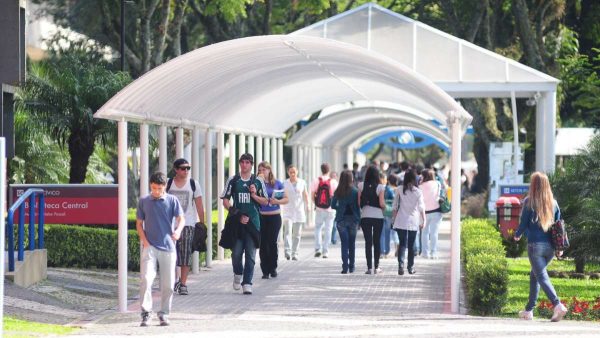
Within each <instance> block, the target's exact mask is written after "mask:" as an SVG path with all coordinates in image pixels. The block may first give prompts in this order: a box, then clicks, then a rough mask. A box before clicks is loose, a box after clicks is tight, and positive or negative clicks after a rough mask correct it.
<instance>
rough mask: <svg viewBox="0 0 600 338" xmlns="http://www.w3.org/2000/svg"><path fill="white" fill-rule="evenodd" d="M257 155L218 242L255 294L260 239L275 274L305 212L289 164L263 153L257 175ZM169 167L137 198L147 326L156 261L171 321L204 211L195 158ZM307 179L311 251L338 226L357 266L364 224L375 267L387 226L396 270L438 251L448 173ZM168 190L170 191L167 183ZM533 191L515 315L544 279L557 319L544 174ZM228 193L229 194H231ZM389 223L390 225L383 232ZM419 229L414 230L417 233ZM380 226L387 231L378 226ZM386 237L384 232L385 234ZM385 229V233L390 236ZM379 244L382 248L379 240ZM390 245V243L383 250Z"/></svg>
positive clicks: (294, 243) (246, 290) (304, 198)
mask: <svg viewBox="0 0 600 338" xmlns="http://www.w3.org/2000/svg"><path fill="white" fill-rule="evenodd" d="M253 165H254V158H253V156H252V155H251V154H248V153H245V154H243V155H241V156H240V158H239V169H240V171H239V173H238V174H236V175H234V176H232V177H230V178H229V179H228V180H227V183H226V184H225V189H224V191H223V193H222V194H221V197H220V198H221V200H222V203H223V206H224V207H225V208H226V209H227V210H228V216H227V220H226V223H225V228H224V229H223V232H222V234H221V241H220V242H219V245H221V246H222V247H225V248H230V249H231V251H232V267H233V273H234V276H233V289H234V290H240V289H241V290H242V292H243V294H246V295H250V294H252V280H253V275H254V265H255V255H256V249H258V248H260V260H261V263H260V268H261V271H262V278H263V279H270V278H276V277H277V276H278V272H277V266H278V265H277V262H278V244H277V242H278V238H279V232H280V230H281V228H282V226H283V239H284V254H285V258H286V259H287V260H290V259H291V260H298V254H299V251H298V250H299V246H300V239H301V232H302V228H303V227H304V224H305V223H306V220H307V214H308V207H309V193H308V187H307V184H306V182H305V181H304V180H302V179H301V178H299V177H298V170H297V168H296V167H295V166H293V165H292V166H289V167H288V169H287V173H288V176H289V178H288V179H287V180H285V181H284V182H281V181H279V180H277V179H276V178H275V177H274V174H273V172H272V169H271V165H270V164H269V163H268V162H261V163H260V164H259V165H258V167H257V169H258V175H254V174H253V173H252V168H253ZM173 166H174V168H173V169H174V171H175V177H174V178H172V179H167V177H166V175H165V174H163V173H160V172H157V173H155V174H153V175H152V176H151V177H150V194H149V195H148V196H145V197H142V198H140V200H139V203H138V208H137V214H136V218H137V220H136V228H137V232H138V234H139V237H140V241H141V243H142V245H143V247H142V253H141V260H140V275H141V282H140V299H141V317H142V322H141V324H140V325H141V326H148V323H149V320H150V313H151V310H152V294H151V286H152V282H153V280H154V278H155V276H156V274H157V264H159V265H160V280H161V285H160V289H161V308H160V311H159V312H158V319H159V322H160V325H161V326H168V325H169V320H168V315H169V313H170V309H171V302H172V297H173V293H174V292H176V293H178V294H180V295H187V294H188V288H187V276H188V273H189V270H190V269H189V268H190V265H191V255H192V252H193V251H192V244H191V243H192V240H193V238H194V225H195V223H196V222H198V220H203V219H204V210H203V207H202V206H203V204H202V194H201V192H200V191H201V189H200V186H199V184H198V182H195V181H194V180H192V179H190V178H189V171H190V169H191V166H190V165H189V163H188V162H187V160H185V159H178V160H176V161H175V162H174V163H173ZM321 173H322V175H321V176H319V177H318V178H317V179H316V180H315V181H314V182H312V184H311V189H310V194H311V198H312V200H313V202H314V205H315V209H316V210H315V254H314V256H315V257H323V258H327V257H328V255H329V245H330V243H331V234H332V228H333V226H334V224H335V227H336V229H337V231H338V233H339V238H340V241H341V259H342V271H341V273H342V274H347V273H353V272H355V270H356V260H355V247H356V246H355V242H356V235H357V232H358V229H359V226H360V229H362V232H363V235H364V239H365V258H366V271H365V273H366V274H380V273H382V269H381V268H380V266H379V259H380V256H381V255H382V248H381V247H382V242H383V244H384V245H383V246H385V243H386V242H387V244H388V248H387V250H388V252H389V238H390V237H391V236H390V234H396V235H397V237H398V240H399V241H398V242H399V245H398V250H397V251H398V252H397V257H398V274H399V275H403V274H404V272H405V270H406V271H407V272H408V273H409V274H414V273H416V269H415V256H417V255H418V254H419V251H421V254H422V255H423V256H424V257H425V258H432V259H435V258H437V240H438V230H439V225H440V223H441V220H442V214H441V208H440V201H441V199H442V196H443V194H444V189H445V187H444V182H443V181H441V182H440V180H439V178H437V177H436V175H435V173H434V172H433V170H431V169H423V170H422V171H421V173H420V174H417V173H416V171H415V170H413V169H411V168H407V169H406V170H404V171H402V172H401V173H400V174H399V175H397V174H389V175H388V176H387V177H386V175H385V174H383V173H382V172H380V170H379V168H378V167H377V166H369V167H368V168H367V170H366V172H365V175H364V180H363V181H362V182H358V184H357V182H355V178H356V175H355V173H353V171H351V170H344V171H343V172H342V173H341V174H340V177H339V182H338V181H337V180H336V179H334V178H333V177H331V175H330V168H329V165H328V164H327V163H324V164H322V165H321ZM167 191H168V192H169V193H167ZM530 196H531V197H530V198H529V199H526V200H525V201H524V204H525V207H524V209H523V215H522V217H521V224H520V226H519V229H518V231H517V232H516V233H515V240H519V239H520V237H521V235H522V234H523V233H528V241H529V245H528V254H529V259H530V262H531V266H532V271H531V276H530V281H531V287H530V297H529V302H528V304H527V306H526V307H525V310H524V311H521V313H520V314H519V316H520V317H521V318H523V319H532V318H533V315H532V309H533V307H534V306H535V301H536V299H537V295H538V292H539V287H540V285H541V287H542V289H543V290H544V291H545V292H546V294H547V295H548V297H549V299H550V300H551V301H552V303H553V304H554V305H555V312H554V316H553V318H552V319H553V320H560V319H561V318H562V317H563V316H564V314H565V313H566V308H564V306H563V305H562V304H561V303H560V301H559V299H558V297H557V295H556V292H555V291H554V289H553V287H552V284H551V283H550V280H549V278H548V274H547V272H546V267H547V265H548V264H549V262H550V261H551V259H552V256H553V255H554V251H553V250H552V247H551V245H550V239H549V238H550V237H549V234H548V228H549V224H551V223H552V222H553V221H555V220H556V219H557V218H560V210H559V209H558V205H557V204H556V201H554V200H553V197H552V192H551V190H550V188H549V184H548V179H547V177H545V175H543V174H540V173H536V174H534V175H533V176H532V181H531V185H530ZM232 201H233V202H232ZM386 233H387V234H386ZM419 233H420V236H419ZM382 234H383V235H382ZM382 238H383V239H384V240H382ZM386 238H387V239H386ZM384 250H385V248H384ZM386 253H387V252H386Z"/></svg>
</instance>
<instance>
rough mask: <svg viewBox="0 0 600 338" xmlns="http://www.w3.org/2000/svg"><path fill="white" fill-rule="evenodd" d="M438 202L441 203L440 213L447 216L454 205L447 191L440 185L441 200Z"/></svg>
mask: <svg viewBox="0 0 600 338" xmlns="http://www.w3.org/2000/svg"><path fill="white" fill-rule="evenodd" d="M438 184H440V183H439V182H438ZM438 202H439V203H440V211H441V212H442V214H447V213H449V212H450V210H451V209H452V205H451V204H450V201H449V200H448V196H447V195H446V191H445V190H444V189H443V188H442V185H441V184H440V198H439V200H438Z"/></svg>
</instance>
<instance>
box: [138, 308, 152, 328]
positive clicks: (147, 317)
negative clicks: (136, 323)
mask: <svg viewBox="0 0 600 338" xmlns="http://www.w3.org/2000/svg"><path fill="white" fill-rule="evenodd" d="M149 321H150V312H146V311H144V312H142V323H141V324H140V326H148V322H149Z"/></svg>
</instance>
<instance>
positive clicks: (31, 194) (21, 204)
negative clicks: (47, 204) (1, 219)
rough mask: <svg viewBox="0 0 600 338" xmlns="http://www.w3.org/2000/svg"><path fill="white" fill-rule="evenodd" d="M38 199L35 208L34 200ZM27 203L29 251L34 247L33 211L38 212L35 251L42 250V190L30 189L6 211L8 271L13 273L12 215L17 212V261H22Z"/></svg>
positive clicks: (13, 238) (13, 239) (13, 240)
mask: <svg viewBox="0 0 600 338" xmlns="http://www.w3.org/2000/svg"><path fill="white" fill-rule="evenodd" d="M36 197H38V201H37V202H38V203H37V208H36V203H35V198H36ZM26 201H29V250H30V251H33V250H35V249H36V247H35V224H34V220H35V211H36V209H37V210H38V243H37V244H38V245H37V249H43V248H44V190H43V189H39V188H32V189H28V190H27V191H25V193H24V194H23V195H21V197H19V199H18V200H17V201H16V202H15V203H14V204H13V205H12V206H11V207H10V209H8V217H7V220H6V223H7V224H6V225H7V235H8V271H15V244H14V243H15V237H14V236H15V235H14V215H15V212H16V211H17V209H18V210H19V228H18V238H17V240H18V242H17V247H18V254H17V259H18V260H19V261H23V259H24V257H25V202H26Z"/></svg>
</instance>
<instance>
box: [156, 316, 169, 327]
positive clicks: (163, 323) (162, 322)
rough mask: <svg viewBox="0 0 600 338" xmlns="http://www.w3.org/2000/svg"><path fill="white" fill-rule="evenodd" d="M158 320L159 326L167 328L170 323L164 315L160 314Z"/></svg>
mask: <svg viewBox="0 0 600 338" xmlns="http://www.w3.org/2000/svg"><path fill="white" fill-rule="evenodd" d="M158 320H159V321H160V326H169V325H170V324H171V323H169V319H167V316H166V315H163V314H162V313H159V314H158Z"/></svg>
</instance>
